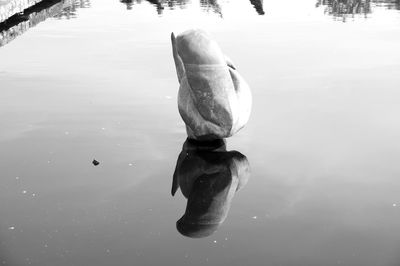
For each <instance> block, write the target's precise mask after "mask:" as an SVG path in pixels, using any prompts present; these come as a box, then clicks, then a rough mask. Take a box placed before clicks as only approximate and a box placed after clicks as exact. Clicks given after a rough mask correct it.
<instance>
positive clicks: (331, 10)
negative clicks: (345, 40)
mask: <svg viewBox="0 0 400 266" xmlns="http://www.w3.org/2000/svg"><path fill="white" fill-rule="evenodd" d="M321 5H322V6H325V13H326V14H329V15H332V16H334V17H339V18H342V19H343V21H346V18H348V17H354V15H357V14H360V15H364V16H365V17H366V16H367V15H368V14H369V13H371V12H372V9H373V7H374V6H383V7H386V8H388V9H397V10H400V0H318V1H317V4H316V6H317V7H319V6H321Z"/></svg>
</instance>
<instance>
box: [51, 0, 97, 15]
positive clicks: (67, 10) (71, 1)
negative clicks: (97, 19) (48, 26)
mask: <svg viewBox="0 0 400 266" xmlns="http://www.w3.org/2000/svg"><path fill="white" fill-rule="evenodd" d="M65 3H66V4H65V7H64V8H63V10H62V11H61V12H60V13H59V14H57V15H56V16H54V17H55V18H57V19H70V18H76V13H77V9H79V8H88V7H90V0H66V1H65Z"/></svg>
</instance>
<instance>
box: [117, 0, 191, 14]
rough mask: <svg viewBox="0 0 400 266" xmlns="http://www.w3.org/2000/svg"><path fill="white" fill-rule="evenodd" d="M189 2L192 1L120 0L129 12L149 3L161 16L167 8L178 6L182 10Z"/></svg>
mask: <svg viewBox="0 0 400 266" xmlns="http://www.w3.org/2000/svg"><path fill="white" fill-rule="evenodd" d="M189 1H190V0H147V1H143V0H120V2H121V3H123V4H125V5H126V9H128V10H131V9H132V7H133V6H134V5H138V4H141V3H143V2H149V3H150V4H152V5H154V6H155V7H156V9H157V13H158V14H159V15H161V14H162V13H163V10H164V9H165V7H168V8H169V9H175V7H176V6H178V7H181V8H182V7H185V6H186V4H187V3H188V2H189Z"/></svg>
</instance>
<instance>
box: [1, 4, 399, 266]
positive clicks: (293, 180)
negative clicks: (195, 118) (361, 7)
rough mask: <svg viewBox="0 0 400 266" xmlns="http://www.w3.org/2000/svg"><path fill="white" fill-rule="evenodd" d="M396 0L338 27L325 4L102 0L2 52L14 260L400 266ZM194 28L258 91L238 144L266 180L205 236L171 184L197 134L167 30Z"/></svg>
mask: <svg viewBox="0 0 400 266" xmlns="http://www.w3.org/2000/svg"><path fill="white" fill-rule="evenodd" d="M163 3H166V2H163ZM325 3H326V2H325ZM395 3H396V2H384V3H377V2H370V11H371V13H368V14H367V18H366V19H365V18H364V14H363V13H362V14H360V17H359V16H358V15H357V14H355V15H354V19H353V17H352V16H353V15H352V14H349V16H350V17H351V19H349V18H347V19H346V23H341V22H340V21H342V15H339V16H338V17H335V14H333V13H332V14H331V15H330V13H329V12H326V11H325V10H326V8H329V7H330V6H329V3H328V5H326V4H324V3H321V5H320V6H319V7H317V8H316V7H315V5H316V1H315V0H304V1H299V0H289V1H272V0H271V1H264V2H263V10H264V11H265V15H264V16H259V15H258V14H257V12H256V9H255V7H254V5H252V3H251V2H250V1H247V0H246V1H244V0H243V1H239V0H237V1H218V4H219V7H220V10H221V13H222V17H221V16H220V15H219V14H217V13H215V12H214V11H213V10H214V8H212V7H211V8H210V9H206V8H203V6H202V5H201V4H200V1H192V2H191V3H188V4H187V5H185V6H179V5H177V6H176V8H174V9H169V7H168V6H165V7H164V9H163V13H162V15H158V13H157V5H155V4H152V3H150V2H148V1H143V2H141V3H140V4H136V2H135V4H133V5H132V6H131V7H132V9H131V10H129V11H127V10H126V6H125V4H122V3H121V2H119V1H118V0H115V1H109V0H92V1H90V8H82V9H81V8H79V9H77V10H76V14H75V16H73V17H74V19H70V20H60V19H57V18H56V19H52V18H50V19H47V20H46V21H44V22H42V23H40V24H39V25H38V26H37V27H34V28H32V29H31V30H29V31H26V33H25V34H23V35H20V36H19V37H18V38H16V39H15V40H14V41H12V42H9V43H8V44H7V45H5V46H3V47H1V48H0V81H1V82H0V128H1V131H0V169H1V171H0V258H1V263H3V261H4V263H3V264H4V265H40V266H42V265H60V266H63V265H161V264H167V265H238V266H239V265H240V266H242V265H304V266H310V265H338V264H339V265H340V264H343V265H362V266H365V265H368V266H369V265H371V266H375V265H382V266H389V265H390V266H393V265H398V262H399V261H400V258H399V255H398V254H399V252H398V249H399V246H400V230H399V229H400V228H399V225H400V212H399V210H400V209H399V205H400V199H399V185H400V184H399V180H398V176H399V175H400V169H399V166H398V158H400V144H399V142H398V137H399V136H400V124H399V123H398V114H399V113H400V107H399V106H400V105H399V102H400V101H399V99H400V91H399V89H398V88H399V84H400V63H399V62H400V53H399V49H398V47H399V46H400V26H399V23H398V22H399V20H400V18H399V11H398V10H397V9H396V8H397V7H396V4H395ZM181 7H182V8H181ZM206 10H209V12H205V11H206ZM341 10H342V9H341ZM346 16H347V15H346ZM332 18H337V19H338V20H339V22H338V21H333V20H332ZM188 27H201V28H205V29H207V30H208V31H210V32H211V34H212V36H214V37H215V38H216V40H217V41H218V43H219V44H220V45H221V47H222V50H223V51H224V53H226V54H227V55H228V56H230V57H231V58H232V60H233V61H234V62H235V64H236V65H237V67H238V68H239V69H240V72H241V73H242V74H243V76H244V78H245V79H246V80H247V81H248V83H249V84H250V86H251V89H252V93H253V99H254V106H253V110H252V115H251V118H250V121H249V124H248V125H247V126H246V127H245V128H244V129H243V130H242V131H241V132H239V134H237V135H236V136H234V137H232V138H230V139H228V140H227V146H228V148H227V150H237V151H240V152H241V153H242V154H243V155H245V156H246V157H247V159H248V162H249V164H251V169H252V176H251V179H250V180H249V182H248V183H247V184H246V186H245V187H243V189H241V190H240V191H239V192H238V193H235V196H234V199H233V203H232V204H231V205H230V209H229V214H228V215H227V218H226V219H225V220H224V222H223V224H222V225H220V226H219V227H218V229H217V231H216V232H214V233H213V234H212V235H210V236H208V237H205V238H202V239H190V238H186V237H183V236H182V235H181V234H179V233H178V232H177V230H176V221H177V220H178V219H179V218H180V217H182V215H183V213H184V210H185V209H186V205H187V200H186V199H185V198H184V195H181V194H180V193H177V194H176V195H175V197H174V198H172V197H171V195H170V193H169V190H170V187H171V179H172V177H173V172H174V169H175V167H176V163H177V157H178V156H179V154H180V153H181V151H182V149H181V148H182V143H183V142H184V140H185V138H186V135H185V128H184V125H183V123H182V120H181V119H180V117H179V114H178V111H177V104H176V94H177V88H178V82H177V80H176V73H175V67H174V63H173V59H172V54H171V44H170V39H169V36H170V33H171V31H174V32H179V31H181V30H184V29H186V28H188ZM93 159H96V160H98V161H99V162H100V164H99V165H98V166H94V165H93V164H92V161H93ZM191 169H192V170H196V169H195V168H191ZM227 187H229V186H227ZM212 198H214V199H218V197H211V199H212ZM222 217H223V216H222Z"/></svg>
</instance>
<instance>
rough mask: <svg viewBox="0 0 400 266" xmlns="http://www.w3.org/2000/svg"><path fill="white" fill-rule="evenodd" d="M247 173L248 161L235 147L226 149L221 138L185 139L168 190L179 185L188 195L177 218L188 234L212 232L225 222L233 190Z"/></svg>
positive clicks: (173, 190)
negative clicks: (207, 140) (230, 149)
mask: <svg viewBox="0 0 400 266" xmlns="http://www.w3.org/2000/svg"><path fill="white" fill-rule="evenodd" d="M249 177H250V166H249V162H248V160H247V158H246V156H244V155H243V154H241V153H240V152H238V151H226V143H225V141H224V140H215V141H212V142H197V141H194V140H189V139H188V140H186V141H185V143H184V144H183V147H182V151H181V153H180V154H179V157H178V161H177V163H176V168H175V172H174V175H173V182H172V190H171V193H172V195H173V196H174V195H175V193H176V191H177V190H178V188H179V187H180V189H181V192H182V194H183V195H184V196H185V198H187V205H186V210H185V213H184V215H183V216H182V217H181V218H180V219H179V220H178V221H177V222H176V227H177V229H178V231H179V232H180V233H181V234H182V235H184V236H188V237H192V238H200V237H206V236H209V235H211V234H212V233H214V232H215V230H216V229H217V227H218V226H219V225H220V224H221V223H223V222H224V220H225V218H226V217H227V215H228V212H229V209H230V205H231V203H232V199H233V196H234V195H235V193H236V192H237V191H238V190H240V189H241V188H243V186H245V185H246V183H247V181H248V179H249Z"/></svg>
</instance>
